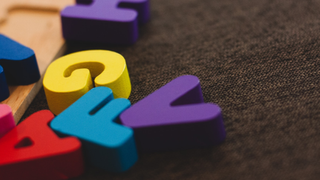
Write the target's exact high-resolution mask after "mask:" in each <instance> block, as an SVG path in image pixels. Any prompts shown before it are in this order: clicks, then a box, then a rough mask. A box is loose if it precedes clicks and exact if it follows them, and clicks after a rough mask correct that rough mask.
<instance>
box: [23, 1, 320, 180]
mask: <svg viewBox="0 0 320 180" xmlns="http://www.w3.org/2000/svg"><path fill="white" fill-rule="evenodd" d="M85 49H108V50H113V51H116V52H119V53H121V54H122V55H123V56H124V57H125V58H126V60H127V64H128V70H129V74H130V78H131V82H132V94H131V96H130V98H129V99H130V100H131V102H132V104H134V103H136V102H137V101H139V100H140V99H142V98H143V97H145V96H147V95H148V94H150V93H152V92H153V91H155V90H156V89H158V88H160V87H161V86H163V85H164V84H166V83H167V82H169V81H171V80H172V79H174V78H176V77H178V76H180V75H185V74H192V75H196V76H197V77H198V78H199V79H200V82H201V85H202V90H203V95H204V98H205V101H206V102H214V103H217V104H219V105H220V107H221V108H222V110H223V114H224V122H225V127H226V131H227V138H226V140H225V142H224V143H223V144H221V145H219V146H216V147H212V148H204V149H192V150H185V151H175V152H162V153H151V154H139V160H138V162H137V164H136V165H134V166H133V167H132V168H131V169H130V170H129V171H127V172H125V173H121V174H111V173H107V172H104V171H102V170H99V169H97V168H94V167H90V166H88V167H87V170H86V172H85V174H84V175H83V176H81V177H79V178H75V179H76V180H89V179H90V180H100V179H101V180H102V179H115V180H120V179H133V180H135V179H136V180H150V179H153V180H162V179H163V180H164V179H188V180H189V179H190V180H195V179H201V180H202V179H237V180H238V179H243V180H248V179H254V180H256V179H319V178H320V121H319V120H320V93H319V86H320V84H319V81H320V79H319V75H320V70H319V67H320V57H319V55H320V52H319V49H320V0H303V1H297V0H202V1H199V0H151V19H150V21H149V22H148V23H147V24H146V25H143V26H141V30H140V37H139V40H138V42H137V43H136V44H134V45H132V46H125V47H122V46H105V45H99V44H86V43H69V44H68V53H70V52H75V51H79V50H85ZM155 103H156V102H155ZM46 108H47V105H46V101H45V96H44V93H43V90H41V92H40V93H39V94H38V96H37V97H36V99H35V100H34V101H33V103H32V105H31V106H30V108H29V109H28V110H27V112H26V114H25V116H24V117H23V118H25V117H27V116H28V115H30V114H31V113H33V112H36V111H38V110H40V109H46Z"/></svg>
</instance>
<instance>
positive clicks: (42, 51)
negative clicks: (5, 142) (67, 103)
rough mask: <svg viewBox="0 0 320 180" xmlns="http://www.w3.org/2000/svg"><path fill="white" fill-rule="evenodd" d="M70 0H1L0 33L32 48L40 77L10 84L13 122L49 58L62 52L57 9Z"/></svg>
mask: <svg viewBox="0 0 320 180" xmlns="http://www.w3.org/2000/svg"><path fill="white" fill-rule="evenodd" d="M71 4H74V0H2V1H0V33H2V34H4V35H6V36H8V37H10V38H11V39H13V40H15V41H17V42H19V43H21V44H23V45H25V46H27V47H29V48H31V49H33V50H34V52H35V54H36V57H37V61H38V66H39V69H40V74H41V79H40V80H39V81H38V82H37V83H34V84H31V85H27V86H10V87H9V90H10V97H9V98H8V99H6V100H4V101H2V102H1V103H2V104H8V105H9V106H10V107H11V109H12V111H13V115H14V118H15V122H16V123H17V122H18V121H19V120H20V118H21V116H22V115H23V113H24V112H25V110H26V109H27V107H28V106H29V104H30V103H31V101H32V99H33V98H34V97H35V95H36V94H37V92H38V91H39V89H40V88H41V86H42V77H43V75H44V73H45V70H46V68H47V66H48V65H49V64H50V62H51V61H52V60H53V59H55V58H56V57H59V56H60V55H62V53H63V52H64V39H63V38H62V34H61V23H60V14H59V12H60V10H62V9H63V8H64V7H66V6H67V5H71Z"/></svg>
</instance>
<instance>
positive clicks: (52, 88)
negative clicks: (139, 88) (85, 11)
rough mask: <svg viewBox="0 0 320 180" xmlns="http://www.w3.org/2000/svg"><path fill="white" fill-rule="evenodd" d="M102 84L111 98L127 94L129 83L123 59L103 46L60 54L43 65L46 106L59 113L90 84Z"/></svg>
mask: <svg viewBox="0 0 320 180" xmlns="http://www.w3.org/2000/svg"><path fill="white" fill-rule="evenodd" d="M91 77H96V78H95V80H94V83H95V86H106V87H109V88H111V89H112V91H113V93H114V97H115V98H119V97H122V98H128V97H129V95H130V92H131V83H130V78H129V73H128V70H127V65H126V61H125V59H124V58H123V56H121V55H120V54H118V53H116V52H112V51H107V50H89V51H82V52H77V53H73V54H69V55H66V56H63V57H61V58H59V59H57V60H56V61H54V62H53V63H52V64H50V66H49V67H48V69H47V72H46V74H45V76H44V79H43V86H44V90H45V94H46V97H47V101H48V105H49V108H50V110H51V111H52V112H53V113H54V114H59V113H61V112H62V111H63V110H65V109H66V108H67V107H69V106H70V105H71V104H72V103H74V102H75V101H76V100H77V99H79V98H80V97H81V96H83V95H84V94H85V93H87V92H88V91H89V90H90V89H91V88H92V87H93V85H92V79H91Z"/></svg>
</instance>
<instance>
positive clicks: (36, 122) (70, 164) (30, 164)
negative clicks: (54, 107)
mask: <svg viewBox="0 0 320 180" xmlns="http://www.w3.org/2000/svg"><path fill="white" fill-rule="evenodd" d="M53 118H54V116H53V114H52V113H51V112H50V111H48V110H43V111H39V112H36V113H34V114H32V115H31V116H29V117H28V118H27V119H26V120H24V121H23V122H21V123H20V124H19V125H18V126H16V127H15V128H13V129H12V130H11V131H10V132H8V133H7V134H6V135H5V136H3V137H2V138H1V139H0V147H1V148H0V177H1V179H5V180H17V179H24V180H43V179H46V180H58V179H61V180H62V179H68V178H72V177H76V176H79V175H80V174H82V172H83V169H84V164H83V157H82V151H81V143H80V141H79V140H78V139H77V138H75V137H67V138H63V139H61V138H59V137H58V136H57V135H56V134H55V133H54V132H53V131H52V130H51V129H50V127H49V126H48V124H49V122H50V121H51V120H52V119H53Z"/></svg>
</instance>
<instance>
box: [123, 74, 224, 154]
mask: <svg viewBox="0 0 320 180" xmlns="http://www.w3.org/2000/svg"><path fill="white" fill-rule="evenodd" d="M120 119H121V122H122V124H123V125H125V126H128V127H131V128H132V129H133V130H134V134H135V140H136V143H137V147H138V150H140V151H149V152H150V151H161V150H173V149H184V148H195V147H205V146H211V145H216V144H218V143H221V142H222V141H223V140H224V139H225V136H226V132H225V129H224V125H223V119H222V113H221V109H220V108H219V106H218V105H216V104H210V103H204V102H203V97H202V92H201V87H200V82H199V79H198V78H197V77H195V76H191V75H185V76H181V77H178V78H176V79H174V80H173V81H171V82H169V83H168V84H166V85H165V86H163V87H161V88H160V89H158V90H157V91H155V92H154V93H152V94H150V95H149V96H147V97H146V98H144V99H142V100H141V101H139V102H138V103H136V104H134V105H133V106H132V107H130V108H129V109H127V110H126V111H124V112H123V113H122V114H121V115H120Z"/></svg>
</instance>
